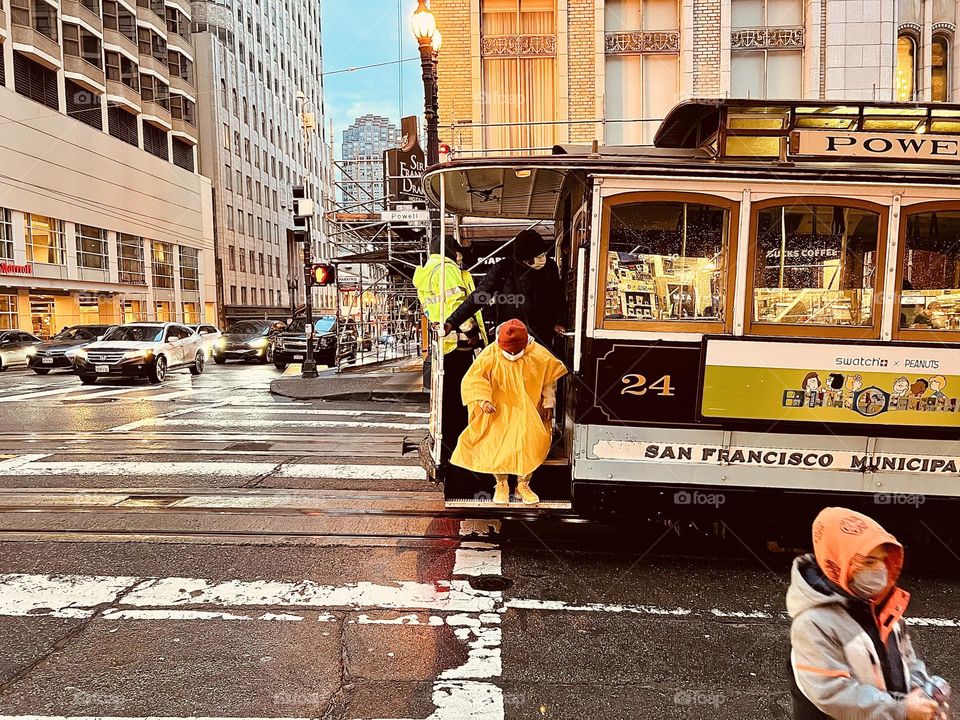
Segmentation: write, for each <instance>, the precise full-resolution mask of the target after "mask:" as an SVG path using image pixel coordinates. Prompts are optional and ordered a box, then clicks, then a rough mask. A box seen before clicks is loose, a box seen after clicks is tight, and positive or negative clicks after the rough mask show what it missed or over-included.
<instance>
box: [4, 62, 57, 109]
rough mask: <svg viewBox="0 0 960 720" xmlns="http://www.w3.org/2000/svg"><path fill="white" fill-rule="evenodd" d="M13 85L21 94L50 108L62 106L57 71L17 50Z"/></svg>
mask: <svg viewBox="0 0 960 720" xmlns="http://www.w3.org/2000/svg"><path fill="white" fill-rule="evenodd" d="M13 87H14V90H16V91H17V93H19V94H20V95H23V96H24V97H28V98H30V99H31V100H33V101H35V102H38V103H42V104H43V105H46V106H47V107H48V108H51V109H53V110H58V109H59V108H60V98H59V94H58V91H57V73H56V72H54V71H53V70H48V69H47V68H45V67H44V66H43V65H41V64H40V63H38V62H34V61H33V60H31V59H30V58H28V57H27V56H26V55H23V54H22V53H18V52H16V51H14V53H13Z"/></svg>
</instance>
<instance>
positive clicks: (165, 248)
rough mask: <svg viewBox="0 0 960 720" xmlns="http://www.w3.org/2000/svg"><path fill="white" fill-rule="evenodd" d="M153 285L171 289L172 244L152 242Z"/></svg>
mask: <svg viewBox="0 0 960 720" xmlns="http://www.w3.org/2000/svg"><path fill="white" fill-rule="evenodd" d="M153 286H154V287H156V288H166V289H169V290H173V245H171V244H170V243H165V242H160V241H159V240H154V242H153Z"/></svg>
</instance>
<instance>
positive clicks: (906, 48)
mask: <svg viewBox="0 0 960 720" xmlns="http://www.w3.org/2000/svg"><path fill="white" fill-rule="evenodd" d="M896 95H897V102H912V101H914V100H916V99H917V41H916V40H915V39H914V37H913V35H910V34H908V33H901V35H900V36H899V37H898V38H897V77H896Z"/></svg>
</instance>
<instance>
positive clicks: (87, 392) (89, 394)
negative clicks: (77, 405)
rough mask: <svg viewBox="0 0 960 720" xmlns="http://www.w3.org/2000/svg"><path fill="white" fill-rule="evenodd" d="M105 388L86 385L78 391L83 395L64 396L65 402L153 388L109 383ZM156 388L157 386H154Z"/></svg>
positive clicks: (127, 393) (143, 398)
mask: <svg viewBox="0 0 960 720" xmlns="http://www.w3.org/2000/svg"><path fill="white" fill-rule="evenodd" d="M103 387H104V389H103V390H98V389H95V388H90V387H84V388H82V389H80V390H78V392H83V394H81V395H75V396H72V397H68V398H64V399H63V401H65V402H73V401H75V400H96V399H97V398H102V397H110V396H112V395H129V394H130V393H135V392H144V391H149V390H150V389H151V388H150V387H149V386H145V385H133V386H130V387H119V388H117V387H110V386H108V385H104V386H103ZM153 389H154V390H155V389H156V388H153ZM146 399H148V398H147V397H142V398H137V400H146Z"/></svg>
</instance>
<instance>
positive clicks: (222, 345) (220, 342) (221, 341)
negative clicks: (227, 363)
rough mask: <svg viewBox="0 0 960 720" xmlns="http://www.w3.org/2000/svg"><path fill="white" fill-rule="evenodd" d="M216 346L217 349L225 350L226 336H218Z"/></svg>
mask: <svg viewBox="0 0 960 720" xmlns="http://www.w3.org/2000/svg"><path fill="white" fill-rule="evenodd" d="M214 346H215V347H216V348H217V350H223V349H224V348H225V347H226V346H227V339H226V338H217V341H216V342H215V343H214Z"/></svg>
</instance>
